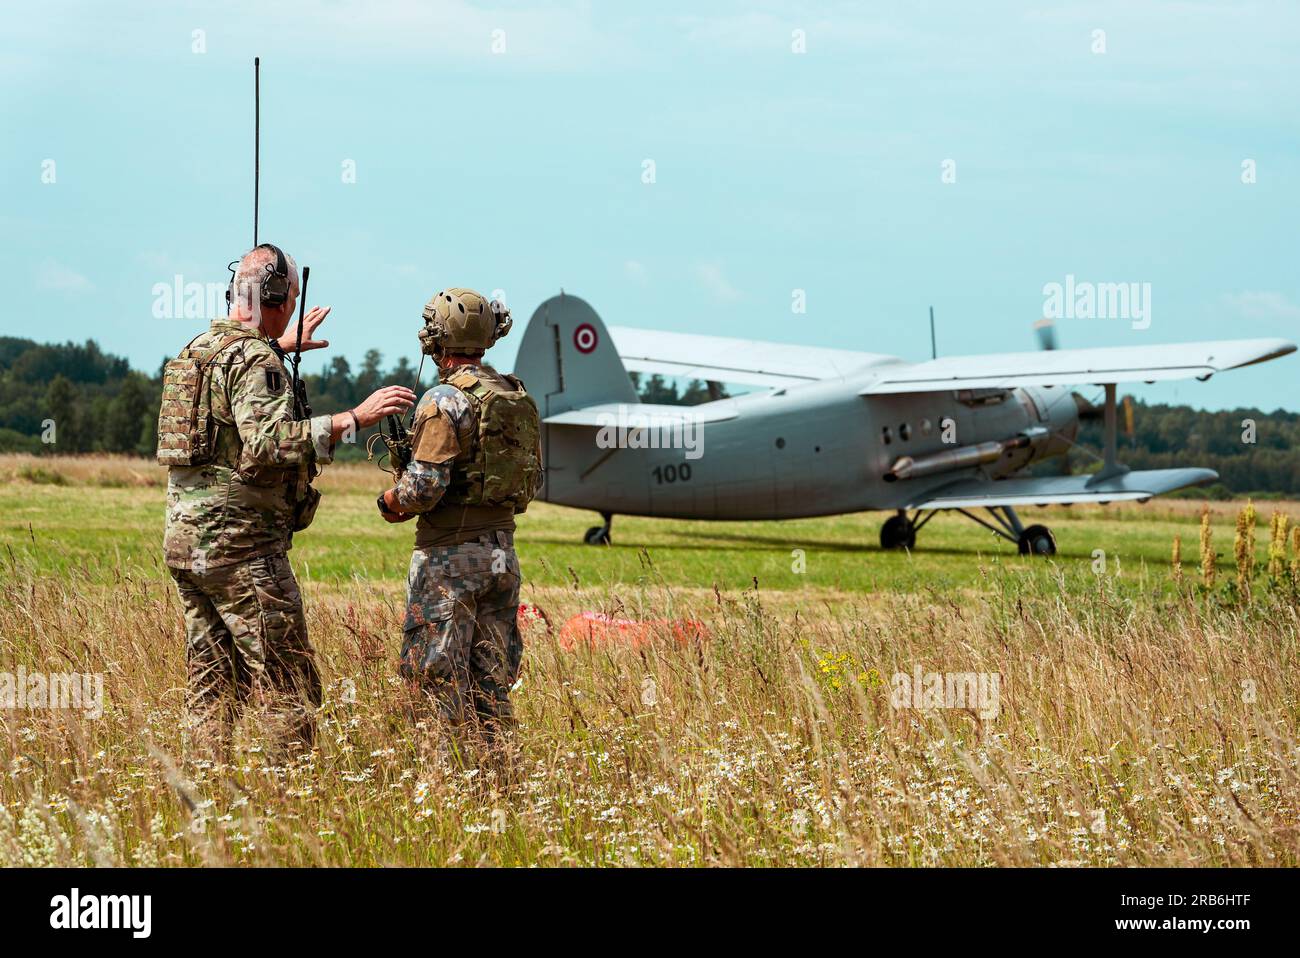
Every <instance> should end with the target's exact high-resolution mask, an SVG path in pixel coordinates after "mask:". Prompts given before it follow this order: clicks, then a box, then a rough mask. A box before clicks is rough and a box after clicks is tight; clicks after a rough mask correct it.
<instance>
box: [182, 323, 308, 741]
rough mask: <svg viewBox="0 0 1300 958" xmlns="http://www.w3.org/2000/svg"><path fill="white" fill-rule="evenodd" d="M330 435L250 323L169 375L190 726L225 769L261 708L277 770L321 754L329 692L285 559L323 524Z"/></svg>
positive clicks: (233, 328)
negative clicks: (318, 724) (298, 409)
mask: <svg viewBox="0 0 1300 958" xmlns="http://www.w3.org/2000/svg"><path fill="white" fill-rule="evenodd" d="M186 362H188V363H191V365H190V366H189V367H184V363H186ZM174 366H175V367H177V368H178V369H181V370H182V371H181V372H180V373H177V372H176V369H174V368H173V367H174ZM184 368H189V369H191V370H193V369H197V370H199V372H198V373H197V374H196V373H193V372H191V373H190V374H189V375H188V377H187V376H186V374H185V373H184ZM330 431H331V417H330V416H318V417H316V418H314V419H309V420H308V419H304V420H294V418H293V395H292V389H291V386H290V384H289V381H288V376H287V375H286V374H285V370H284V366H283V364H282V363H281V361H280V357H279V355H278V354H277V353H276V352H275V351H274V350H273V349H272V348H271V344H270V343H269V342H268V340H267V339H266V338H265V336H264V335H262V333H261V332H260V331H259V330H256V329H253V328H251V327H249V326H247V325H246V324H244V323H240V322H236V321H231V320H228V319H221V320H217V321H215V322H213V324H212V326H211V328H210V329H209V330H208V331H207V332H205V333H202V334H201V335H199V336H198V337H197V338H196V339H195V340H193V341H192V342H191V343H190V345H189V346H188V347H187V348H186V350H184V351H182V353H181V356H180V357H179V358H178V359H177V360H172V361H171V362H170V363H168V366H167V371H165V373H164V386H163V404H162V410H161V413H160V417H159V446H158V458H159V461H160V462H163V463H164V464H166V465H168V466H169V467H170V468H169V470H168V479H167V521H166V529H165V532H164V534H163V553H164V557H165V560H166V562H167V565H168V567H169V569H170V572H171V575H172V578H173V579H175V581H176V589H177V592H178V594H179V595H180V599H181V604H182V606H183V607H184V610H185V632H186V663H187V671H188V690H187V695H186V713H187V725H188V726H189V728H190V731H191V735H192V739H193V744H194V745H195V746H196V747H197V748H198V749H199V750H201V751H203V752H206V753H208V754H211V755H214V756H215V757H217V758H219V759H224V758H225V757H227V755H228V752H229V747H230V739H231V733H232V728H233V724H234V721H235V719H236V718H237V716H238V714H239V713H240V711H241V710H242V709H243V708H244V707H245V706H247V705H249V704H250V703H251V705H252V707H253V708H254V709H255V710H256V711H258V712H259V713H261V715H262V717H263V719H264V720H265V731H266V733H267V736H268V742H269V754H270V755H271V756H272V758H273V760H274V761H276V762H279V761H281V760H282V759H283V758H285V757H286V755H287V753H288V751H289V750H290V749H291V748H292V747H294V746H295V745H297V746H302V747H307V748H310V747H311V745H312V743H313V739H314V732H315V722H314V716H313V713H314V711H315V709H316V708H317V707H318V706H319V705H320V701H321V681H320V675H319V673H318V672H317V669H316V663H315V659H314V654H313V651H312V647H311V644H310V643H309V642H308V640H307V629H306V622H305V619H304V617H303V608H302V596H301V594H300V592H299V591H298V583H297V581H296V580H295V579H294V575H293V569H292V568H291V567H290V565H289V559H288V556H286V555H285V553H286V552H287V551H288V549H289V548H290V546H291V543H292V537H293V533H294V532H295V531H298V530H301V529H304V528H306V526H307V525H308V524H310V522H311V519H312V516H313V514H314V511H315V505H316V502H317V501H318V498H319V497H318V494H317V493H316V492H315V490H314V489H311V488H310V482H311V479H312V477H313V475H314V474H315V471H316V467H317V466H318V465H320V464H323V463H327V462H329V461H330V459H331V457H332V455H333V443H332V441H331V436H330Z"/></svg>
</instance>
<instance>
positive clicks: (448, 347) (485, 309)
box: [420, 287, 512, 358]
mask: <svg viewBox="0 0 1300 958" xmlns="http://www.w3.org/2000/svg"><path fill="white" fill-rule="evenodd" d="M511 324H512V320H511V319H510V310H509V309H507V308H506V304H505V303H503V302H501V301H500V300H499V299H494V300H492V301H490V302H489V301H488V299H487V298H486V297H485V296H483V295H482V294H480V293H476V292H475V291H474V290H472V289H462V288H460V287H456V288H454V289H445V290H442V291H441V292H438V293H435V294H434V296H433V299H431V300H429V302H428V303H426V304H425V306H424V328H423V329H421V330H420V349H421V350H422V351H423V352H424V353H425V355H428V356H434V357H435V358H436V357H437V356H438V355H439V354H442V353H458V352H477V351H479V350H486V349H488V348H489V347H490V346H491V345H492V344H493V343H495V342H496V341H497V340H498V339H500V338H502V337H503V336H505V335H506V334H507V333H508V332H510V326H511Z"/></svg>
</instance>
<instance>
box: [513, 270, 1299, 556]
mask: <svg viewBox="0 0 1300 958" xmlns="http://www.w3.org/2000/svg"><path fill="white" fill-rule="evenodd" d="M1039 331H1040V335H1043V336H1044V337H1045V341H1044V343H1043V345H1044V347H1045V348H1044V349H1042V350H1039V351H1036V352H1021V353H999V354H992V355H978V356H945V357H942V358H939V359H933V360H929V361H926V362H919V363H909V362H906V361H904V360H902V359H899V358H897V357H894V356H885V355H879V354H876V353H867V352H854V351H850V350H841V349H823V348H816V347H809V346H790V345H783V344H779V343H767V342H757V341H752V340H736V339H725V338H720V337H716V336H703V335H694V334H683V333H663V332H656V331H652V330H645V329H630V328H624V327H618V326H614V327H609V328H606V326H605V324H604V323H603V322H601V319H600V317H599V316H597V315H596V312H595V310H593V309H592V308H591V306H589V305H588V304H587V303H586V302H585V301H583V300H582V299H580V298H578V297H576V296H571V295H567V294H564V293H561V294H560V295H559V296H555V297H552V298H551V299H548V300H547V301H546V302H544V303H542V304H541V305H540V306H539V307H538V308H537V310H536V312H534V313H533V316H532V319H531V320H530V322H529V324H528V329H527V331H526V333H525V335H524V338H523V342H522V344H521V346H520V350H519V359H518V362H517V364H516V370H515V371H516V373H517V375H518V376H519V377H520V378H521V379H523V381H524V383H525V384H526V386H527V388H528V390H529V392H530V393H531V394H532V396H533V397H534V398H535V399H536V401H537V404H538V408H539V410H540V411H541V415H542V421H543V453H544V457H545V464H546V483H545V486H544V488H543V491H542V494H541V496H540V498H542V499H543V500H545V501H548V502H556V503H561V504H563V505H568V506H576V507H578V508H583V509H592V510H595V511H596V512H599V513H600V514H601V517H602V519H603V520H604V521H603V523H602V524H601V525H599V526H596V527H594V528H592V529H589V530H588V531H587V534H586V541H587V542H589V543H592V544H599V543H608V542H609V541H610V529H611V524H612V521H613V517H614V516H615V515H617V514H619V513H622V514H624V515H636V516H658V517H663V518H671V519H792V518H798V517H806V516H822V515H835V514H839V513H847V512H862V511H867V510H888V511H890V512H892V513H894V514H893V515H892V516H891V517H890V518H889V519H888V520H887V521H886V522H885V523H884V526H883V527H882V529H881V532H880V544H881V546H882V547H884V548H907V549H911V548H913V547H914V546H915V544H916V535H917V532H918V531H919V530H920V529H921V528H922V527H923V526H924V525H925V524H926V523H927V522H928V521H929V520H930V519H931V518H932V517H933V516H934V515H935V514H936V513H937V512H939V511H940V510H944V509H950V510H954V511H956V512H959V513H961V514H962V515H964V516H966V517H968V518H970V519H972V520H974V521H975V522H978V523H980V524H981V525H983V526H985V527H986V528H988V529H990V530H991V531H992V532H994V533H996V534H997V535H999V536H1001V537H1003V538H1004V539H1006V540H1008V541H1010V542H1011V543H1013V544H1015V545H1016V546H1017V547H1018V548H1019V550H1020V552H1021V553H1025V554H1033V555H1052V554H1054V553H1055V552H1056V541H1055V538H1054V537H1053V535H1052V533H1051V531H1050V530H1049V529H1048V528H1047V527H1046V526H1044V525H1041V524H1032V525H1028V526H1026V525H1025V524H1024V523H1023V522H1022V521H1021V520H1020V517H1019V516H1018V515H1017V513H1016V509H1017V508H1019V507H1023V506H1031V505H1048V504H1058V503H1087V502H1095V503H1100V504H1106V503H1109V502H1116V501H1120V500H1137V501H1140V502H1145V501H1146V500H1148V499H1150V498H1151V497H1152V496H1158V495H1160V494H1161V493H1166V492H1171V491H1173V490H1175V489H1181V488H1183V487H1185V486H1192V485H1196V484H1199V483H1204V482H1209V481H1212V480H1214V479H1215V478H1217V474H1216V473H1215V472H1214V471H1213V470H1211V469H1203V468H1197V467H1194V466H1189V467H1187V468H1181V469H1152V470H1141V471H1136V470H1130V469H1129V468H1127V467H1126V466H1124V465H1123V464H1121V463H1120V462H1119V459H1118V455H1117V411H1116V386H1117V384H1119V383H1121V382H1146V383H1152V382H1158V381H1164V380H1173V379H1192V378H1194V379H1200V380H1205V379H1208V378H1209V377H1210V376H1212V375H1214V374H1216V373H1220V372H1224V371H1226V370H1229V369H1237V368H1239V367H1242V366H1249V365H1252V364H1254V363H1260V362H1264V361H1266V360H1270V359H1276V358H1277V357H1279V356H1284V355H1286V354H1287V353H1291V352H1294V351H1295V348H1296V347H1295V345H1294V344H1293V343H1290V342H1287V341H1286V340H1282V339H1241V340H1225V341H1220V342H1199V343H1183V344H1169V345H1149V346H1121V347H1110V348H1101V349H1056V348H1054V346H1055V343H1054V342H1052V341H1051V332H1052V331H1051V329H1050V327H1044V326H1043V325H1042V324H1040V330H1039ZM629 371H632V372H637V373H641V374H651V375H653V374H656V373H657V374H660V375H662V376H665V377H669V378H672V379H677V380H698V381H701V382H704V383H707V384H708V388H709V390H710V395H715V396H718V397H719V398H716V399H714V400H712V401H709V402H704V403H701V404H699V405H694V406H676V405H657V404H648V403H643V402H641V401H640V399H639V397H638V395H637V391H636V389H635V388H634V386H633V383H632V380H631V378H630V377H629V376H628V373H629ZM725 384H738V385H744V386H751V387H758V388H757V389H756V390H755V391H753V392H749V393H746V394H744V395H739V396H735V397H726V396H725V395H724V390H723V386H724V385H725ZM1080 386H1096V387H1100V388H1101V389H1102V390H1103V394H1102V395H1104V399H1103V400H1102V401H1101V403H1100V405H1098V404H1096V403H1094V402H1092V401H1090V400H1088V399H1086V398H1085V397H1084V396H1082V395H1080V394H1079V393H1078V392H1076V391H1075V389H1074V387H1080ZM1098 398H1099V399H1101V396H1100V395H1099V396H1098ZM1091 417H1097V418H1100V419H1102V420H1103V421H1104V442H1103V449H1102V453H1101V455H1100V468H1099V469H1098V470H1097V471H1096V472H1094V473H1092V474H1089V475H1048V476H1042V475H1028V474H1027V470H1028V469H1029V467H1030V466H1032V465H1034V464H1035V463H1038V462H1041V461H1042V460H1044V459H1048V458H1050V457H1053V456H1061V455H1063V454H1065V453H1067V452H1068V451H1069V450H1070V449H1071V447H1072V446H1074V445H1075V443H1076V440H1077V438H1078V432H1079V424H1080V421H1081V420H1084V419H1088V418H1091ZM977 510H984V512H985V513H987V518H986V517H985V516H981V515H979V514H978V512H977Z"/></svg>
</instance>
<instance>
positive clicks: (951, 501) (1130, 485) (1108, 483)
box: [906, 469, 1219, 509]
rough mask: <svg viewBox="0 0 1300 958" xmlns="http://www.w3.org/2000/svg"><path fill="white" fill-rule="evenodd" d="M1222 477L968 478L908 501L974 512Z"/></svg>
mask: <svg viewBox="0 0 1300 958" xmlns="http://www.w3.org/2000/svg"><path fill="white" fill-rule="evenodd" d="M1217 478H1219V474H1218V473H1217V472H1215V471H1214V470H1213V469H1148V470H1143V471H1140V472H1126V473H1124V474H1123V475H1119V476H1112V477H1111V478H1109V479H1103V480H1101V481H1099V482H1093V477H1092V476H1045V477H1041V478H1038V477H1024V478H1019V479H997V480H989V479H963V480H959V481H957V482H954V483H951V484H949V485H946V486H941V487H939V488H938V489H934V488H931V489H930V490H928V491H927V492H924V493H921V494H918V495H917V497H916V498H915V499H914V500H912V501H911V502H909V503H907V505H906V508H908V509H971V508H982V507H984V506H1048V505H1061V504H1065V503H1072V502H1094V503H1105V502H1119V501H1123V500H1131V499H1137V500H1146V499H1150V498H1151V497H1152V496H1158V495H1161V494H1162V493H1166V492H1173V491H1174V490H1175V489H1182V488H1185V487H1186V486H1195V485H1199V484H1201V483H1203V482H1211V481H1213V480H1215V479H1217Z"/></svg>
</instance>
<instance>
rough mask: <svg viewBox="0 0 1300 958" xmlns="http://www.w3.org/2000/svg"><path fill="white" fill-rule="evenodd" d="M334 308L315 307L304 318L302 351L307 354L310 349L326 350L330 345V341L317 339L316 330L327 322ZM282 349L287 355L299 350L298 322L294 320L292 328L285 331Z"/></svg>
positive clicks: (282, 337)
mask: <svg viewBox="0 0 1300 958" xmlns="http://www.w3.org/2000/svg"><path fill="white" fill-rule="evenodd" d="M333 308H334V307H332V306H313V307H312V308H311V309H309V310H307V315H306V316H304V317H303V318H302V351H303V352H304V353H305V352H306V351H307V350H309V349H324V348H325V347H326V346H328V345H329V344H330V341H329V340H328V339H317V338H316V330H317V329H318V328H319V327H320V324H321V323H323V322H325V317H326V316H328V315H329V314H330V310H331V309H333ZM279 342H280V348H281V349H283V350H284V351H285V352H286V353H291V352H293V351H294V350H295V349H297V348H298V321H297V320H294V323H293V325H292V326H290V327H289V328H288V329H287V330H285V332H284V335H283V336H281V337H280V340H279Z"/></svg>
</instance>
